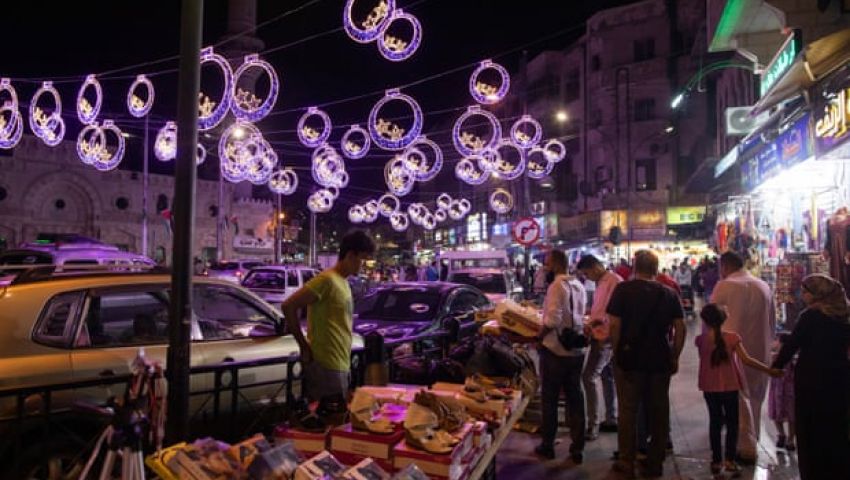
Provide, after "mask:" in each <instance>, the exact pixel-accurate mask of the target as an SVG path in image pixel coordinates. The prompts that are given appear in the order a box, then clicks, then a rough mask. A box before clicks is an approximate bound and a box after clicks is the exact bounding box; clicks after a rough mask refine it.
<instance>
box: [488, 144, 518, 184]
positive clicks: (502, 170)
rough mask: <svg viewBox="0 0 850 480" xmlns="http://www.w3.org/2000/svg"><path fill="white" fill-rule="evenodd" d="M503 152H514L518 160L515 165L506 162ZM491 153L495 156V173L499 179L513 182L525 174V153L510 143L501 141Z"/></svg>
mask: <svg viewBox="0 0 850 480" xmlns="http://www.w3.org/2000/svg"><path fill="white" fill-rule="evenodd" d="M504 150H513V151H514V152H516V154H517V156H518V158H519V159H518V160H517V161H516V163H511V162H510V161H508V159H507V156H506V155H505V154H503V153H502V151H504ZM493 151H494V152H495V153H496V154H497V159H496V170H495V173H497V174H498V176H499V178H503V179H505V180H513V179H515V178H517V177H519V176H520V175H522V174H523V173H524V172H525V152H524V151H523V150H522V149H521V148H519V147H517V146H516V145H514V144H513V143H512V142H510V141H508V140H507V139H502V140H500V141H499V143H498V144H497V145H496V148H494V149H493Z"/></svg>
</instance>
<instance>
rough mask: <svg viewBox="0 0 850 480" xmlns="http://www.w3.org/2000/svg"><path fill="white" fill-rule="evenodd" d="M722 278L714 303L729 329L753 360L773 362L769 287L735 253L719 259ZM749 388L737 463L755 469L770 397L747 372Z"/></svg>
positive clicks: (761, 379)
mask: <svg viewBox="0 0 850 480" xmlns="http://www.w3.org/2000/svg"><path fill="white" fill-rule="evenodd" d="M720 275H721V276H722V277H723V280H721V281H719V282H718V283H717V286H716V287H715V288H714V291H713V293H712V295H711V303H716V304H718V305H722V306H724V307H726V312H727V314H728V316H729V319H728V320H727V321H726V327H727V328H728V329H729V330H730V331H732V332H735V333H737V334H738V335H740V336H741V341H742V342H743V345H744V348H745V349H746V350H747V352H749V353H750V355H752V357H753V358H755V359H756V360H758V361H760V362H762V363H768V362H770V346H771V344H772V343H773V336H774V332H775V331H776V309H775V308H774V304H773V295H772V294H771V292H770V287H768V285H767V283H765V282H764V280H761V279H760V278H756V277H754V276H753V275H752V274H750V273H749V272H748V271H746V270H745V269H744V259H743V258H741V256H740V255H738V254H737V253H735V252H726V253H724V254H723V255H721V256H720ZM744 380H745V381H746V383H747V388H745V389H744V391H743V394H742V395H741V397H740V402H741V405H740V423H741V429H740V437H739V440H738V455H739V458H738V460H739V461H740V462H741V463H743V464H745V465H754V464H755V461H756V456H757V445H758V442H759V436H760V433H761V409H762V405H764V399H765V397H766V396H767V385H768V379H767V378H765V377H764V375H760V374H759V373H758V372H753V371H752V370H748V371H746V372H744Z"/></svg>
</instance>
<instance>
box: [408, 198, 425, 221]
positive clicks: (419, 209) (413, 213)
mask: <svg viewBox="0 0 850 480" xmlns="http://www.w3.org/2000/svg"><path fill="white" fill-rule="evenodd" d="M425 212H426V210H425V205H422V204H421V203H411V204H410V205H408V206H407V214H408V215H410V218H411V219H412V220H413V222H414V223H419V219H421V218H422V215H425Z"/></svg>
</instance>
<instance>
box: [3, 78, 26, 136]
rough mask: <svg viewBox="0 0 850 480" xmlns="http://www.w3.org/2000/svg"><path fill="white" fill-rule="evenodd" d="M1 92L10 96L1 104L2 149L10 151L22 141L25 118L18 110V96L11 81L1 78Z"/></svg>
mask: <svg viewBox="0 0 850 480" xmlns="http://www.w3.org/2000/svg"><path fill="white" fill-rule="evenodd" d="M0 92H7V93H8V94H9V99H8V100H3V101H2V102H0V103H2V106H0V149H3V150H9V149H12V148H15V146H16V145H17V144H18V142H20V141H21V137H22V136H23V133H24V118H23V116H22V115H21V112H20V111H19V110H18V94H17V92H16V91H15V87H13V86H12V81H11V80H9V79H8V78H0Z"/></svg>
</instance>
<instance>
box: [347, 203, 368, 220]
mask: <svg viewBox="0 0 850 480" xmlns="http://www.w3.org/2000/svg"><path fill="white" fill-rule="evenodd" d="M365 216H366V211H365V210H364V209H363V206H362V205H352V207H351V208H349V209H348V220H349V221H350V222H351V223H360V222H362V221H363V218H364V217H365Z"/></svg>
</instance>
